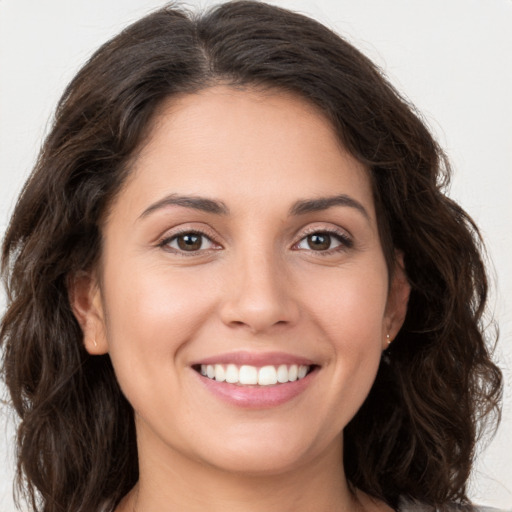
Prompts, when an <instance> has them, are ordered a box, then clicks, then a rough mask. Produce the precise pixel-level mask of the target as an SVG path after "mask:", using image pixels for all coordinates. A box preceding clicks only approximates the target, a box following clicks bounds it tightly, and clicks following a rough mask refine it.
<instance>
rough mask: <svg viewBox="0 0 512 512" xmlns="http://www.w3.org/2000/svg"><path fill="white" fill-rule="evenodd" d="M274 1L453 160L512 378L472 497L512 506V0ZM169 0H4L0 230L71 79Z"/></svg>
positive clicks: (2, 482)
mask: <svg viewBox="0 0 512 512" xmlns="http://www.w3.org/2000/svg"><path fill="white" fill-rule="evenodd" d="M211 3H215V2H211V1H192V0H189V1H188V2H186V5H188V6H190V7H193V8H198V7H205V6H207V5H210V4H211ZM273 3H277V4H278V5H282V6H284V7H288V8H291V9H294V10H297V11H300V12H303V13H305V14H308V15H311V16H313V17H316V18H317V19H319V20H320V21H322V22H324V23H325V24H327V25H328V26H330V27H331V28H333V29H334V30H336V31H337V32H339V33H341V34H342V35H344V36H345V37H346V38H348V39H349V40H350V41H352V42H353V43H354V44H355V45H356V46H357V47H358V48H359V49H361V50H362V51H363V52H365V53H366V54H367V55H368V56H369V57H370V58H372V59H373V60H374V61H375V62H376V63H377V64H378V65H380V66H381V67H382V68H383V70H384V71H385V73H386V74H387V76H388V77H389V79H390V80H391V82H392V83H393V84H394V85H395V86H396V87H397V88H398V89H399V90H400V91H401V92H402V93H404V94H405V95H406V96H407V98H408V99H409V100H410V101H411V102H413V103H414V104H415V105H416V106H417V107H418V109H419V110H420V111H421V112H422V113H423V115H424V117H425V119H426V121H427V123H428V124H429V126H430V127H431V129H432V130H433V131H434V133H435V134H436V136H437V138H438V140H439V141H440V143H441V145H442V146H443V147H444V148H445V149H446V151H447V153H448V155H449V157H450V158H451V160H452V163H453V167H454V170H455V176H454V179H453V182H452V187H451V191H450V195H451V196H452V197H454V198H455V199H456V200H458V201H459V202H460V203H461V204H462V205H463V207H464V208H465V209H466V210H467V211H468V212H469V213H470V214H471V215H472V216H473V217H474V219H475V220H476V221H477V223H478V224H479V226H480V227H481V229H482V232H483V235H484V237H485V240H486V242H487V246H488V250H489V257H490V260H492V263H493V265H494V273H495V274H496V276H497V277H496V278H495V283H494V289H493V297H492V299H491V303H492V305H493V307H494V310H495V318H496V320H497V321H498V323H499V326H500V331H501V337H500V345H499V349H498V352H497V357H498V359H499V363H500V365H501V367H502V368H503V371H504V374H505V379H506V391H505V400H504V413H503V421H502V424H501V426H500V428H499V430H498V434H497V436H496V437H495V438H494V440H493V441H492V442H491V443H490V444H489V446H487V449H486V450H485V452H482V453H481V454H479V457H478V462H477V464H476V466H475V470H474V474H473V479H472V483H471V497H472V498H473V499H474V500H475V501H476V502H479V503H482V504H488V505H494V506H496V507H501V508H506V509H510V510H512V471H511V470H510V466H511V464H512V315H511V304H512V298H511V296H512V293H511V292H512V273H511V270H510V268H511V262H512V235H511V228H512V207H511V205H510V203H511V202H512V58H511V55H512V0H316V1H314V0H288V1H286V0H281V1H275V2H273ZM161 5H163V2H162V1H160V0H72V1H69V0H0V234H3V232H4V229H5V225H6V223H7V221H8V217H9V214H10V213H11V212H12V209H13V206H14V204H15V201H16V197H17V194H18V193H19V191H20V188H21V186H22V184H23V182H24V180H25V179H26V177H27V175H28V173H29V172H30V169H31V167H32V165H33V163H34V161H35V158H36V155H37V152H38V148H39V146H40V144H41V141H42V140H43V137H44V135H45V133H46V132H47V129H48V127H49V125H50V119H51V115H52V112H53V110H54V107H55V105H56V102H57V100H58V98H59V96H60V94H61V93H62V91H63V88H64V87H65V85H66V84H67V82H68V81H69V80H70V79H71V78H72V77H73V75H74V74H75V73H76V71H77V70H78V68H79V67H80V66H81V65H82V64H83V63H84V62H85V60H86V59H87V58H88V57H89V56H90V55H91V53H92V52H93V51H94V50H95V49H96V48H97V47H98V46H99V45H100V44H102V43H103V42H105V41H106V40H107V39H108V38H110V37H111V36H113V35H115V34H116V33H117V32H118V31H119V30H120V29H122V28H123V27H124V26H126V25H127V24H128V23H130V22H132V21H135V20H136V19H137V18H139V17H140V16H142V15H143V14H146V13H147V12H149V11H150V10H153V9H155V8H157V7H159V6H161ZM4 305H5V300H4V298H3V296H2V298H1V299H0V308H1V309H2V310H3V308H4ZM4 391H5V390H4V389H3V388H1V385H0V392H4ZM13 433H14V418H13V415H12V413H11V412H10V411H9V410H8V409H7V408H6V407H3V408H0V511H1V512H14V505H13V501H12V490H11V486H12V483H11V482H12V477H13V467H14V457H13V450H12V447H13Z"/></svg>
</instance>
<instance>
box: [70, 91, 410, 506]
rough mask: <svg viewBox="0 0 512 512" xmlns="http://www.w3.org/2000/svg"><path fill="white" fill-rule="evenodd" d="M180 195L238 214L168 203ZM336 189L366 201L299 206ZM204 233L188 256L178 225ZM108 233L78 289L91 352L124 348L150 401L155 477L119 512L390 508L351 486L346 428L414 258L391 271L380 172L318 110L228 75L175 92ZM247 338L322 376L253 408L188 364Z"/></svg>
mask: <svg viewBox="0 0 512 512" xmlns="http://www.w3.org/2000/svg"><path fill="white" fill-rule="evenodd" d="M176 195H180V196H187V197H194V198H197V197H200V198H207V199H210V200H214V201H217V202H218V203H221V205H222V207H224V208H225V209H226V210H229V212H227V213H226V212H225V213H221V214H219V213H215V212H211V211H202V210H198V209H197V208H192V207H188V206H186V205H183V204H182V205H176V204H163V203H162V200H163V199H165V198H168V197H174V198H175V197H176ZM338 195H344V196H346V197H349V198H350V200H351V201H352V203H350V204H337V205H331V206H330V207H328V208H322V209H317V210H316V211H310V212H308V213H298V214H297V213H296V212H295V213H294V212H291V209H293V205H294V204H296V202H297V201H300V200H311V199H318V198H325V197H333V196H338ZM357 205H360V207H361V208H360V207H359V206H357ZM191 230H192V231H195V232H202V233H204V234H205V238H201V239H200V240H201V243H202V246H201V247H200V248H199V249H198V250H194V251H188V252H187V251H184V250H182V249H180V246H179V244H178V242H179V239H178V238H176V236H177V233H178V232H181V233H182V232H183V231H185V232H186V231H189V232H190V231H191ZM313 232H314V233H317V234H322V233H323V234H324V235H323V236H326V237H327V240H328V241H329V240H330V243H331V247H330V248H329V249H325V248H320V249H319V248H318V246H317V245H314V244H313V245H311V244H310V242H311V238H309V239H308V235H311V233H313ZM325 233H328V234H327V235H326V234H325ZM103 237H104V252H103V254H102V258H101V265H100V268H98V269H96V271H95V272H93V273H92V274H88V275H82V276H80V277H77V278H76V279H75V281H74V285H73V288H72V291H71V297H72V304H73V308H74V311H75V315H76V316H77V319H78V320H79V322H80V324H81V326H82V329H83V331H84V339H85V344H86V348H87V350H88V351H89V352H90V353H91V354H104V353H109V355H110V357H111V359H112V363H113V365H114V369H115V372H116V375H117V378H118V380H119V383H120V385H121V388H122V390H123V392H124V394H125V395H126V397H127V398H128V400H129V401H130V403H131V404H132V406H133V408H134V411H135V422H136V429H137V442H138V451H139V464H140V480H139V483H138V484H137V486H136V487H135V488H134V489H133V490H132V492H131V493H129V494H128V495H127V496H126V497H125V499H124V500H123V501H122V502H121V504H120V505H119V507H118V508H117V512H122V511H133V510H137V511H138V512H151V511H156V510H158V511H173V510H180V511H184V512H189V511H190V512H192V511H199V510H209V511H212V512H215V511H220V510H222V511H225V510H238V511H242V512H256V511H266V512H272V511H275V512H277V511H279V512H286V511H292V510H293V511H294V512H297V511H311V510H315V511H330V512H332V511H335V510H340V511H341V510H367V511H370V510H390V509H389V508H388V507H387V506H386V505H384V504H383V503H378V502H375V501H373V500H370V499H369V498H368V497H367V496H365V495H363V494H362V493H356V494H355V495H354V494H353V493H351V492H350V491H349V488H348V485H347V482H346V479H345V476H344V470H343V465H342V450H343V428H344V427H345V425H346V424H347V423H348V422H349V421H350V419H351V418H352V417H353V416H354V414H355V413H356V412H357V410H358V408H359V407H360V406H361V404H362V403H363V401H364V399H365V397H366V396H367V394H368V392H369V390H370V388H371V386H372V383H373V381H374V378H375V375H376V371H377V368H378V365H379V362H380V358H381V354H382V351H383V350H384V349H385V348H386V347H387V340H386V335H387V334H389V335H390V337H391V339H392V338H394V336H395V335H396V333H397V332H398V330H399V329H400V327H401V324H402V322H403V319H404V316H405V311H406V305H407V298H408V293H409V287H408V284H407V281H406V279H405V277H404V274H403V272H402V270H401V267H400V265H398V266H397V268H396V271H395V272H394V274H393V275H394V277H393V281H392V282H391V283H390V282H389V277H388V269H387V266H386V262H385V259H384V254H383V250H382V247H381V244H380V240H379V234H378V229H377V221H376V214H375V207H374V202H373V197H372V189H371V184H370V180H369V177H368V173H367V170H366V169H365V168H364V167H363V166H362V165H361V164H360V163H358V162H357V161H356V160H355V159H354V158H353V157H352V156H351V155H350V154H349V153H348V152H347V151H346V150H344V148H343V147H341V146H340V144H339V142H338V140H337V137H336V134H335V133H334V131H333V129H332V127H331V125H330V124H329V122H328V121H327V120H326V119H325V118H324V117H323V116H322V115H321V114H320V113H319V112H318V111H317V110H316V109H315V108H314V107H313V106H311V105H309V104H308V103H307V102H305V101H304V100H302V99H300V98H298V97H295V96H293V95H291V94H288V93H283V92H278V91H273V92H269V91H267V92H261V91H256V90H250V89H246V90H240V89H236V90H235V89H233V88H229V87H227V86H216V87H213V88H210V89H207V90H205V91H202V92H200V93H198V94H194V95H183V96H180V97H174V98H172V99H170V100H169V101H168V102H167V103H166V104H165V105H163V106H162V108H161V109H160V111H159V112H158V114H157V115H156V117H155V119H154V123H153V128H152V131H151V133H150V135H149V137H148V140H147V141H146V144H145V145H144V146H143V148H142V149H141V151H140V153H139V155H138V156H137V158H136V160H135V162H134V165H133V170H132V173H131V175H130V177H129V178H128V180H127V182H126V183H125V185H124V187H123V189H122V190H121V192H120V193H119V195H118V196H117V198H116V199H115V201H114V204H113V205H112V208H111V210H110V213H109V216H108V218H107V219H105V222H104V225H103ZM173 237H174V238H173ZM324 240H325V238H324ZM181 241H183V238H182V239H181ZM312 247H313V248H312ZM322 247H324V246H322ZM239 350H243V351H247V352H249V353H256V354H258V353H262V352H264V353H268V352H276V351H279V352H285V353H287V354H292V355H293V356H300V357H305V358H307V359H309V360H311V361H314V363H315V364H316V365H317V367H318V370H317V371H316V373H315V375H314V378H312V379H311V381H310V383H309V384H308V386H307V387H306V389H305V390H304V391H303V392H302V393H301V394H299V395H298V396H296V397H295V398H293V399H291V400H289V401H287V402H286V403H284V404H281V405H279V406H275V407H265V408H259V409H247V408H241V407H238V406H236V405H233V404H231V403H226V402H224V401H222V400H220V399H219V398H218V397H216V396H214V395H213V394H212V393H211V392H210V391H208V390H207V389H206V388H205V386H203V385H202V383H201V377H200V376H199V374H198V373H197V372H196V371H195V370H194V369H192V367H191V365H192V363H193V362H197V361H199V360H201V359H202V358H207V357H214V356H216V355H218V354H222V353H226V352H228V353H229V352H233V351H239Z"/></svg>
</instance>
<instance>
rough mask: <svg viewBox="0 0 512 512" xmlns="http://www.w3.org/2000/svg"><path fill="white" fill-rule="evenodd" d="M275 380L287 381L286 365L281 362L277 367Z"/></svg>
mask: <svg viewBox="0 0 512 512" xmlns="http://www.w3.org/2000/svg"><path fill="white" fill-rule="evenodd" d="M277 382H280V383H281V384H282V383H283V382H288V366H286V365H285V364H282V365H281V366H280V367H279V368H278V369H277Z"/></svg>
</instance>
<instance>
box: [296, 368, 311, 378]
mask: <svg viewBox="0 0 512 512" xmlns="http://www.w3.org/2000/svg"><path fill="white" fill-rule="evenodd" d="M307 373H308V367H307V366H303V365H301V366H299V371H298V372H297V378H299V379H303V378H304V377H305V376H306V374H307Z"/></svg>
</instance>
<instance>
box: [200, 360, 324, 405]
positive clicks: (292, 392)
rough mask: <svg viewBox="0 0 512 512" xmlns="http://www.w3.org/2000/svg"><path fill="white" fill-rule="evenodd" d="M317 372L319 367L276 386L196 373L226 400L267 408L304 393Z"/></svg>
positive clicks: (207, 386)
mask: <svg viewBox="0 0 512 512" xmlns="http://www.w3.org/2000/svg"><path fill="white" fill-rule="evenodd" d="M194 372H195V371H194ZM317 372H318V369H317V368H315V369H314V370H313V371H311V372H310V373H308V374H307V375H306V376H305V377H304V378H302V379H299V380H296V381H293V382H287V383H285V384H276V385H275V386H239V385H236V384H229V383H228V382H218V381H216V380H214V379H209V378H208V377H204V376H203V375H201V374H200V373H198V372H195V373H196V375H197V376H198V378H199V379H200V381H201V382H202V384H203V385H204V386H205V387H206V388H207V389H208V391H210V392H211V393H213V394H214V395H216V396H217V397H218V398H220V399H221V400H223V401H224V402H227V403H229V404H231V405H235V406H237V407H242V408H246V409H266V408H271V407H277V406H279V405H282V404H284V403H286V402H289V401H290V400H292V399H293V398H295V397H297V396H298V395H300V394H301V393H303V392H304V391H305V390H306V388H307V387H308V386H309V385H310V384H311V383H312V381H313V380H314V378H315V375H316V373H317Z"/></svg>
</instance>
